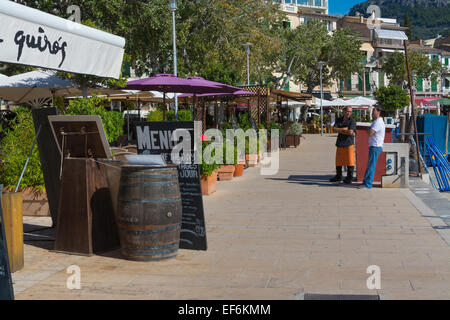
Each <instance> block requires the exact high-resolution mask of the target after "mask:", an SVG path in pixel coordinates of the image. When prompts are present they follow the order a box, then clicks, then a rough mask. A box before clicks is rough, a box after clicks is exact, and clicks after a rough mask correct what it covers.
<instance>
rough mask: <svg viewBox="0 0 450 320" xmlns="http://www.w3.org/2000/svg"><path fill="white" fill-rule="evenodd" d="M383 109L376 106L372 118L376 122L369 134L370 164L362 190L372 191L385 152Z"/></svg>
mask: <svg viewBox="0 0 450 320" xmlns="http://www.w3.org/2000/svg"><path fill="white" fill-rule="evenodd" d="M381 111H383V108H382V107H381V106H380V105H375V106H374V108H373V111H372V116H373V118H374V119H375V121H374V122H373V123H372V125H371V127H370V129H369V130H368V133H369V163H368V164H367V170H366V173H365V175H364V181H363V183H362V185H361V186H359V188H360V189H372V186H373V178H374V177H375V169H376V166H377V162H378V157H379V156H380V154H381V152H383V144H384V137H385V133H386V125H385V124H384V121H383V118H382V117H381Z"/></svg>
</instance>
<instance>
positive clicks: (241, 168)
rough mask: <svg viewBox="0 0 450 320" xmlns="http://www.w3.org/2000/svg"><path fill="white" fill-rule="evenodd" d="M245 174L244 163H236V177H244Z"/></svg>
mask: <svg viewBox="0 0 450 320" xmlns="http://www.w3.org/2000/svg"><path fill="white" fill-rule="evenodd" d="M243 174H244V164H242V163H241V164H236V165H235V166H234V175H233V176H234V177H242V175H243Z"/></svg>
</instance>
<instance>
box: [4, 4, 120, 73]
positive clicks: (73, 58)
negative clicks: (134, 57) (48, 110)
mask: <svg viewBox="0 0 450 320" xmlns="http://www.w3.org/2000/svg"><path fill="white" fill-rule="evenodd" d="M0 21H1V23H2V27H1V28H0V61H2V62H7V63H16V64H23V65H30V66H36V67H43V68H48V69H54V70H61V71H67V72H73V73H81V74H90V75H96V76H99V77H106V78H119V76H120V73H121V69H122V62H123V54H124V47H125V39H124V38H121V37H118V36H115V35H113V34H109V33H106V32H103V31H100V30H97V29H94V28H90V27H87V26H84V25H81V24H79V23H75V22H72V21H69V20H65V19H62V18H59V17H57V16H54V15H51V14H48V13H45V12H42V11H39V10H36V9H33V8H29V7H26V6H23V5H20V4H17V3H15V2H13V1H8V0H0Z"/></svg>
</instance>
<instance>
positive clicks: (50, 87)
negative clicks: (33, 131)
mask: <svg viewBox="0 0 450 320" xmlns="http://www.w3.org/2000/svg"><path fill="white" fill-rule="evenodd" d="M87 92H88V94H89V95H92V94H106V95H109V94H121V93H124V92H123V91H121V90H114V89H108V88H88V90H87ZM82 95H83V92H82V91H81V90H80V89H78V88H77V87H76V85H74V84H73V83H72V82H71V81H69V80H63V79H61V78H59V77H58V76H57V75H56V72H55V71H43V70H37V71H31V72H27V73H22V74H19V75H16V76H12V77H7V78H0V99H3V100H8V101H12V102H14V103H16V104H20V103H24V102H28V103H30V104H31V105H35V106H39V105H42V103H41V102H42V101H44V100H45V99H49V98H52V97H55V96H56V97H79V96H82ZM36 102H37V104H36Z"/></svg>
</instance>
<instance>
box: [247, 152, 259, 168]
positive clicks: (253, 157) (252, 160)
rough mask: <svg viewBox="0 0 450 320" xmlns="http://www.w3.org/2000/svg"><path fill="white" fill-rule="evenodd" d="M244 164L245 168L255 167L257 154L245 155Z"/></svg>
mask: <svg viewBox="0 0 450 320" xmlns="http://www.w3.org/2000/svg"><path fill="white" fill-rule="evenodd" d="M245 163H246V164H247V167H256V165H257V164H258V155H257V154H246V155H245Z"/></svg>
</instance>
